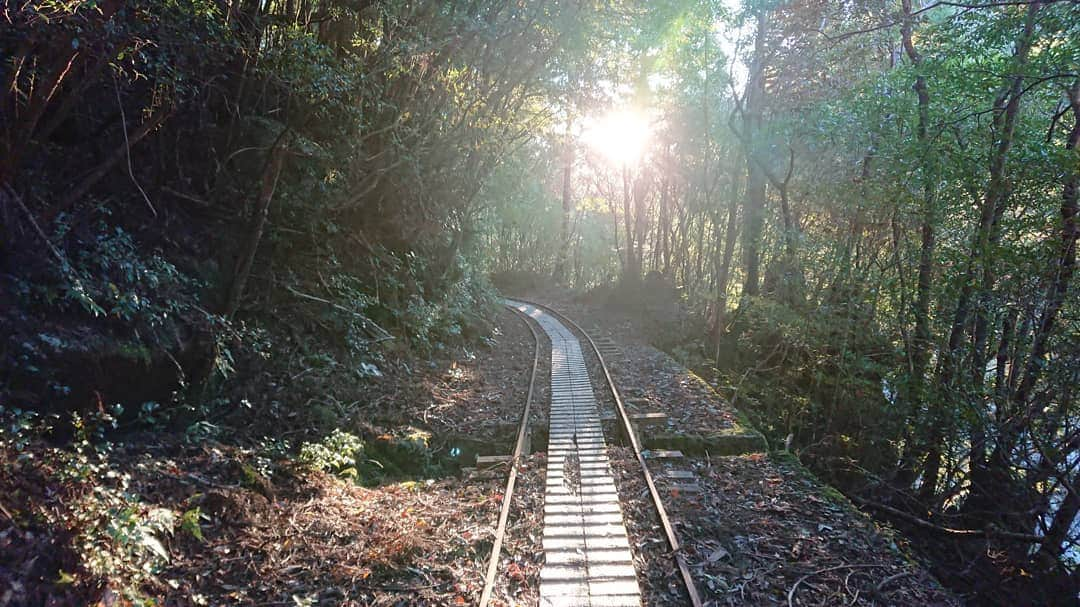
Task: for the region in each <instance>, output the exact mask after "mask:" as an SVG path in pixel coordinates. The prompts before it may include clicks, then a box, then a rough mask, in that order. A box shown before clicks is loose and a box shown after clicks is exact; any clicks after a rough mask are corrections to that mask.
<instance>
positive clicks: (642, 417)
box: [600, 411, 668, 427]
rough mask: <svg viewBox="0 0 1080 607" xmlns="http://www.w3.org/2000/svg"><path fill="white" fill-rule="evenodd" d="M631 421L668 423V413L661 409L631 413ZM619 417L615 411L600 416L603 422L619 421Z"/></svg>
mask: <svg viewBox="0 0 1080 607" xmlns="http://www.w3.org/2000/svg"><path fill="white" fill-rule="evenodd" d="M629 415H630V421H631V422H632V423H635V424H637V425H639V426H642V427H646V426H662V425H664V424H666V423H667V421H668V416H667V413H663V412H660V411H653V412H651V413H630V414H629ZM618 419H619V418H617V417H615V414H614V413H605V414H603V415H601V416H600V421H602V422H613V421H618Z"/></svg>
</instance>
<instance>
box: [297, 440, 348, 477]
mask: <svg viewBox="0 0 1080 607" xmlns="http://www.w3.org/2000/svg"><path fill="white" fill-rule="evenodd" d="M363 457H364V443H363V441H361V440H360V438H359V437H357V436H355V435H353V434H349V433H348V432H344V431H342V430H340V429H335V430H334V431H333V432H331V433H330V435H329V436H327V437H326V438H324V439H323V440H322V441H319V442H317V443H310V442H309V443H304V444H303V445H302V446H301V447H300V457H299V459H300V461H301V462H302V463H304V464H305V465H307V466H309V467H311V468H312V469H315V470H323V471H327V472H331V473H333V474H337V475H339V476H344V477H348V478H354V479H355V478H357V477H358V476H359V472H358V470H359V469H360V465H361V459H362V458H363Z"/></svg>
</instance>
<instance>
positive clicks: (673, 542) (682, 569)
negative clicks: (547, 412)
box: [479, 297, 702, 607]
mask: <svg viewBox="0 0 1080 607" xmlns="http://www.w3.org/2000/svg"><path fill="white" fill-rule="evenodd" d="M514 301H517V302H521V303H525V304H529V305H532V306H534V307H536V308H538V309H542V310H544V311H545V312H546V313H547V314H550V315H551V316H552V317H554V318H556V319H557V320H559V321H560V322H563V323H565V324H566V325H567V326H569V327H571V328H572V330H573V331H575V332H576V333H577V334H578V336H579V340H580V339H584V341H585V342H587V343H588V344H589V348H590V349H591V350H592V352H593V354H594V355H595V356H596V360H597V361H599V363H600V368H601V370H602V371H603V373H604V379H605V383H606V385H607V390H608V391H609V392H610V394H611V396H612V398H613V400H614V402H615V409H616V415H617V417H618V421H619V423H620V426H621V427H622V429H623V432H624V433H625V434H626V437H627V439H628V441H629V442H630V447H631V448H632V449H633V451H634V455H635V457H636V459H637V462H638V466H639V467H640V468H641V474H642V477H643V478H644V480H645V484H646V486H647V487H648V488H649V495H650V497H651V501H652V506H653V509H654V510H655V511H656V513H657V517H658V518H659V520H660V523H661V526H662V527H663V528H664V534H665V536H666V538H667V542H668V546H669V547H670V549H671V553H672V556H673V559H674V560H675V564H676V566H677V567H678V569H679V574H680V576H681V577H682V581H683V586H684V587H685V588H686V593H687V596H688V597H689V599H690V604H691V605H692V606H693V607H701V606H702V601H701V595H700V594H699V593H698V591H697V587H696V586H695V585H694V580H693V576H692V575H691V573H690V567H689V565H688V564H687V562H686V557H685V555H684V554H683V552H682V549H681V544H680V543H679V538H678V536H677V535H676V533H675V528H674V526H673V525H672V524H671V519H670V517H669V516H668V514H667V510H666V509H665V508H664V502H663V500H662V499H661V497H660V492H659V490H657V488H656V483H655V481H654V480H653V477H652V473H651V472H649V467H648V465H647V464H646V462H645V456H644V455H643V454H642V448H641V441H640V440H639V438H638V436H637V432H636V430H635V429H634V425H633V423H632V422H631V420H630V415H629V414H628V413H627V411H626V406H625V404H624V403H623V399H622V396H621V395H620V394H619V390H618V388H617V387H616V386H615V381H614V380H613V379H612V376H611V371H610V370H609V369H608V366H607V363H606V362H605V361H604V356H603V354H601V352H600V348H599V347H598V346H597V345H596V343H595V342H594V341H593V339H592V337H591V336H589V334H588V333H587V332H586V331H585V330H584V329H583V328H581V326H580V325H578V324H577V323H576V322H574V321H573V320H571V319H570V318H569V317H567V316H566V315H565V314H562V313H561V312H559V311H557V310H555V309H553V308H551V307H550V306H547V305H544V304H541V303H537V302H535V301H530V300H527V299H522V298H520V297H519V298H515V300H514ZM507 307H509V308H510V309H511V310H513V311H514V312H515V313H517V314H518V315H519V317H520V318H521V319H522V321H523V322H525V324H527V325H528V326H529V330H530V331H531V332H532V335H533V344H534V356H533V367H532V375H531V377H530V379H529V391H528V396H527V397H526V400H525V407H524V411H523V414H522V417H521V426H520V427H519V429H518V437H517V443H516V444H515V446H514V453H513V456H512V457H511V462H510V473H509V476H508V479H507V484H506V492H505V493H504V495H503V503H502V510H501V511H500V513H499V524H498V527H497V529H496V532H495V541H494V543H493V545H492V552H491V557H490V560H489V562H488V568H487V574H486V576H485V580H484V590H483V593H482V594H481V597H480V603H479V607H487V606H488V603H489V602H490V600H491V596H492V593H493V592H494V589H495V577H496V574H497V571H498V565H499V558H500V553H501V551H502V544H503V540H504V538H505V535H506V525H507V521H508V519H509V514H510V504H511V501H512V500H511V497H512V496H513V490H514V484H515V481H516V478H517V466H518V463H519V461H520V459H521V457H522V452H523V450H524V448H525V444H526V442H527V435H528V429H529V416H530V412H531V408H532V400H533V394H534V388H535V384H536V374H537V369H538V367H539V361H540V335H539V333H538V332H537V330H536V327H535V326H534V324H533V322H531V321H530V320H529V318H528V317H527V316H526V315H525V314H524V313H522V312H521V311H520V310H518V309H517V308H515V307H514V306H512V305H510V304H507Z"/></svg>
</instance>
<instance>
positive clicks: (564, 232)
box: [553, 123, 574, 284]
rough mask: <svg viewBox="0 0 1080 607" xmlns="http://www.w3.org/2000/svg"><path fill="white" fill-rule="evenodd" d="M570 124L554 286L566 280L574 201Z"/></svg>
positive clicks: (564, 155) (564, 154) (567, 131)
mask: <svg viewBox="0 0 1080 607" xmlns="http://www.w3.org/2000/svg"><path fill="white" fill-rule="evenodd" d="M570 129H571V123H567V126H566V142H565V145H566V149H565V150H563V182H562V225H561V227H560V231H559V235H560V239H559V240H560V244H561V246H560V247H559V250H558V251H557V252H556V255H557V258H556V261H555V272H554V275H553V278H554V280H555V283H556V284H561V283H562V282H563V281H565V280H566V263H567V260H568V259H569V256H570V217H571V215H573V212H574V200H573V197H572V196H571V194H572V190H571V181H572V178H573V175H572V171H573V166H574V147H573V139H572V137H571V135H570Z"/></svg>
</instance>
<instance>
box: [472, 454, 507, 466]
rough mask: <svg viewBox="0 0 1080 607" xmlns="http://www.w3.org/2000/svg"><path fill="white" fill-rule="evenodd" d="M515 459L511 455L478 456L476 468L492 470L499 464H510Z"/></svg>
mask: <svg viewBox="0 0 1080 607" xmlns="http://www.w3.org/2000/svg"><path fill="white" fill-rule="evenodd" d="M512 459H514V458H513V457H511V456H509V455H477V456H476V467H477V468H492V467H494V466H498V465H499V464H508V463H510V461H511V460H512Z"/></svg>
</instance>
